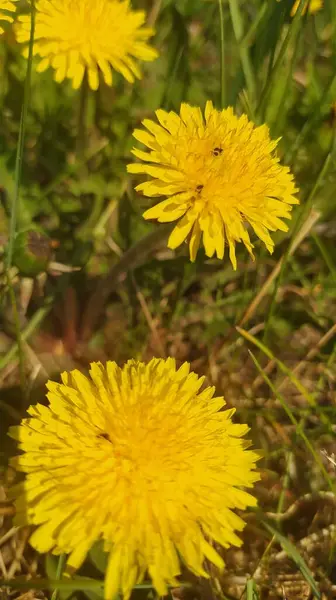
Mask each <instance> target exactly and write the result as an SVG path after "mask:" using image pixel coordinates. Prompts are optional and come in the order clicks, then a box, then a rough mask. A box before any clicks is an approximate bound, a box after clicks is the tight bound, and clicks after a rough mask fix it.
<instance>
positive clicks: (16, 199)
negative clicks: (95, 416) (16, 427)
mask: <svg viewBox="0 0 336 600" xmlns="http://www.w3.org/2000/svg"><path fill="white" fill-rule="evenodd" d="M30 10H31V23H30V37H29V50H28V63H27V71H26V78H25V84H24V92H23V103H22V109H21V119H20V128H19V139H18V145H17V152H16V161H15V189H14V196H13V202H12V206H11V214H10V221H9V239H8V246H7V254H6V262H5V266H6V276H7V285H8V289H9V296H10V302H11V306H12V312H13V317H14V323H15V332H16V339H17V345H18V353H19V371H20V384H21V390H22V394H23V398H24V397H25V394H26V389H27V386H26V376H25V365H24V353H23V349H22V338H21V328H20V319H19V314H18V309H17V303H16V297H15V292H14V289H13V284H12V281H11V277H10V269H11V266H12V261H13V251H14V240H15V235H16V226H17V216H18V211H19V203H20V187H21V176H22V163H23V153H24V142H25V135H26V124H27V116H28V107H29V102H30V86H31V72H32V62H33V47H34V32H35V4H34V0H32V2H31V9H30Z"/></svg>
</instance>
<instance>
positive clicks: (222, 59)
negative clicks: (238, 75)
mask: <svg viewBox="0 0 336 600" xmlns="http://www.w3.org/2000/svg"><path fill="white" fill-rule="evenodd" d="M218 8H219V27H220V41H221V47H220V81H221V88H220V91H221V108H224V106H225V98H226V85H225V38H224V13H223V0H218Z"/></svg>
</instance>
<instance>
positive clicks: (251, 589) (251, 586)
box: [246, 579, 260, 600]
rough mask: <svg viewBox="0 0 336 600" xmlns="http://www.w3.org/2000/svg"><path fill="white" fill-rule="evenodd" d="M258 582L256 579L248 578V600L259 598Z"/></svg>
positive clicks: (257, 599)
mask: <svg viewBox="0 0 336 600" xmlns="http://www.w3.org/2000/svg"><path fill="white" fill-rule="evenodd" d="M259 598H260V596H259V594H258V590H257V586H256V582H255V581H254V579H248V580H247V582H246V600H259Z"/></svg>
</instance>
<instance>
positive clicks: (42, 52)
mask: <svg viewBox="0 0 336 600" xmlns="http://www.w3.org/2000/svg"><path fill="white" fill-rule="evenodd" d="M145 16H146V15H145V13H144V12H143V11H133V10H132V9H131V8H130V3H129V2H128V0H57V1H56V0H37V2H36V24H35V36H34V37H35V44H34V53H35V54H37V55H39V56H40V57H41V62H40V63H39V66H38V70H39V71H44V70H45V69H47V68H48V67H49V66H51V67H53V68H54V69H55V70H56V73H55V79H56V81H58V82H60V81H63V79H64V78H66V77H67V78H69V79H71V80H72V83H73V87H75V88H78V87H79V86H80V84H81V82H82V80H83V76H84V73H85V72H87V74H88V80H89V84H90V87H91V88H92V89H97V88H98V85H99V72H101V73H102V75H103V77H104V80H105V82H106V83H107V85H111V84H112V69H114V70H116V71H119V72H120V73H121V74H122V75H123V76H124V77H125V78H126V79H127V81H129V82H131V83H132V82H133V81H134V79H135V77H141V72H140V70H139V67H138V65H137V63H136V62H135V60H134V59H140V60H154V58H156V57H157V52H156V51H155V50H154V49H153V48H151V47H150V46H149V45H148V44H147V43H146V42H147V40H148V38H149V37H151V36H152V35H153V33H154V32H153V30H152V29H150V28H147V27H143V25H144V22H145ZM29 32H30V16H22V17H20V25H19V27H18V29H17V38H18V41H19V42H23V43H27V41H28V40H29ZM26 53H27V52H26Z"/></svg>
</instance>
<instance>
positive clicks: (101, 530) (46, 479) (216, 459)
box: [11, 359, 259, 599]
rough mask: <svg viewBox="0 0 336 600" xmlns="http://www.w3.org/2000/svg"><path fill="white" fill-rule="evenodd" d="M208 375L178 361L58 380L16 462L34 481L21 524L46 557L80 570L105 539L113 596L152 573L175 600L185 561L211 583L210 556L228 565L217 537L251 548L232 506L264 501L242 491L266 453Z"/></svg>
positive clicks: (20, 436) (98, 367)
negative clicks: (62, 556) (64, 557)
mask: <svg viewBox="0 0 336 600" xmlns="http://www.w3.org/2000/svg"><path fill="white" fill-rule="evenodd" d="M203 379H204V378H199V377H198V376H197V375H196V374H195V373H192V372H190V370H189V365H188V364H187V363H185V364H184V365H183V366H182V367H181V368H180V369H178V370H177V369H176V366H175V362H174V360H173V359H167V360H162V359H153V360H152V361H150V362H149V363H148V364H144V363H141V362H137V361H129V362H128V363H127V364H126V365H125V366H124V367H123V368H122V369H121V368H119V367H118V366H117V365H116V364H115V363H113V362H108V363H107V364H106V367H104V366H103V365H102V364H100V363H93V364H92V365H91V371H90V377H89V378H87V377H85V376H84V375H82V374H81V373H80V372H79V371H72V372H70V373H64V374H63V376H62V381H63V383H62V384H57V383H53V382H48V388H49V393H48V399H49V403H50V404H49V406H48V407H45V406H42V405H39V404H38V405H37V406H31V407H30V408H29V410H28V413H29V415H30V418H28V419H24V420H23V421H22V423H21V425H20V426H19V427H17V428H13V429H12V431H11V435H12V436H13V437H15V438H16V439H17V440H18V442H19V447H20V449H21V450H23V454H21V455H20V456H18V457H16V458H15V459H14V460H13V465H14V466H15V467H16V468H17V469H19V470H21V471H24V472H25V473H26V479H25V481H24V482H23V483H20V484H18V485H17V486H16V487H14V488H13V490H12V494H13V496H14V497H16V498H17V499H16V509H17V521H18V523H19V524H24V523H30V524H33V525H35V526H36V529H35V531H34V533H33V535H32V537H31V540H30V541H31V544H32V545H33V546H34V547H35V548H36V549H37V550H39V551H40V552H47V551H50V550H51V551H53V552H54V553H56V554H59V553H69V554H70V556H69V558H68V570H70V571H71V569H75V568H78V567H79V566H80V565H81V563H82V562H83V560H84V558H85V556H86V554H87V552H88V550H89V549H90V547H91V546H92V544H93V543H94V542H95V541H96V540H99V539H103V541H104V548H105V551H106V552H108V553H109V560H108V568H107V572H106V581H105V597H106V598H107V599H110V598H111V599H112V598H113V597H114V596H115V594H116V593H117V592H118V591H119V590H120V589H121V590H122V592H123V594H124V595H125V597H126V598H128V597H129V595H130V592H131V590H132V588H133V586H134V585H135V584H136V583H139V582H141V581H142V579H143V577H144V576H145V574H146V573H148V575H149V576H150V577H151V579H152V581H153V585H154V586H155V588H156V590H157V591H158V593H159V594H160V595H165V594H166V593H167V585H169V584H171V585H176V584H177V579H176V578H177V576H178V575H179V574H180V557H181V558H182V560H183V561H184V563H185V564H186V565H187V567H188V568H189V569H191V570H192V571H193V572H194V573H195V574H197V575H200V576H207V574H206V572H205V570H204V566H203V562H204V559H205V558H207V559H208V560H210V561H212V562H213V563H214V564H215V565H216V566H217V567H220V568H221V567H223V564H224V563H223V560H222V558H221V556H220V555H219V554H218V553H217V552H216V551H215V550H214V548H213V546H211V545H210V543H209V540H214V541H216V542H217V543H218V544H221V545H222V546H224V547H227V546H229V545H238V546H239V545H240V544H241V540H240V539H239V537H238V536H237V534H236V531H240V530H242V528H243V526H244V522H243V521H242V519H241V518H240V517H238V516H237V515H236V514H235V513H234V512H233V509H235V508H239V509H244V508H246V506H248V505H255V499H254V498H253V496H251V495H250V494H248V493H247V492H246V491H245V490H243V489H242V488H243V487H245V488H246V487H252V485H253V483H254V482H255V481H256V480H257V479H258V478H259V477H258V474H257V473H256V472H255V470H254V469H255V463H256V461H257V460H258V455H257V454H256V453H255V452H253V451H251V450H247V447H248V443H247V442H246V441H244V440H242V439H241V438H242V436H244V435H245V434H246V432H247V431H248V427H247V426H246V425H238V424H234V423H233V422H232V420H231V416H232V414H233V411H232V410H226V411H222V410H221V409H222V407H223V406H224V404H225V402H224V400H223V398H214V397H213V395H214V389H213V388H206V389H204V390H202V391H201V386H202V383H203Z"/></svg>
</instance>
